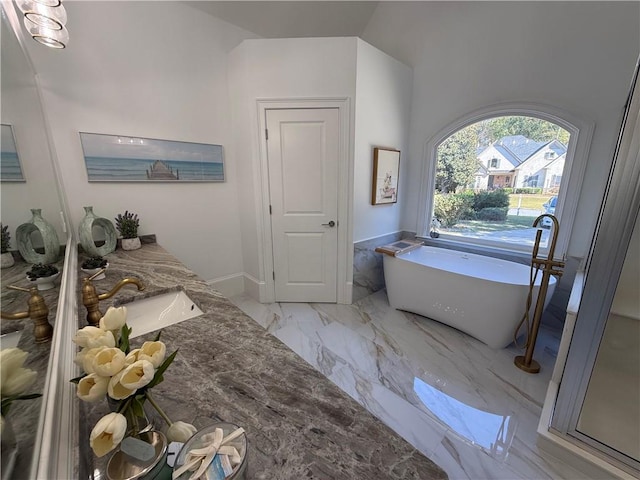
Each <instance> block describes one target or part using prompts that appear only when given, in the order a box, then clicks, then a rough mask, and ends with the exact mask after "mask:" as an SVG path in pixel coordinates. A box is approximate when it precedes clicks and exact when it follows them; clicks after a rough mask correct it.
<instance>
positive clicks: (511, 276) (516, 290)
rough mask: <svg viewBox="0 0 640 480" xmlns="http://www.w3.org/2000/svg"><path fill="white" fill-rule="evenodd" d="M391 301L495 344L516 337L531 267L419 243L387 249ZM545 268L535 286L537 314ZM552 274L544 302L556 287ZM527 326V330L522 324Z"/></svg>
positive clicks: (525, 301) (532, 304)
mask: <svg viewBox="0 0 640 480" xmlns="http://www.w3.org/2000/svg"><path fill="white" fill-rule="evenodd" d="M383 257H384V260H383V262H384V277H385V282H386V285H387V295H388V297H389V304H390V305H391V306H392V307H393V308H395V309H397V310H405V311H407V312H412V313H417V314H418V315H423V316H425V317H429V318H431V319H433V320H436V321H438V322H441V323H444V324H446V325H449V326H451V327H454V328H456V329H458V330H460V331H462V332H465V333H467V334H468V335H471V336H472V337H475V338H477V339H478V340H480V341H481V342H484V343H486V344H487V345H489V346H490V347H491V348H504V347H506V346H508V345H509V344H510V343H511V342H512V341H513V334H514V331H515V329H516V328H517V327H518V325H519V323H520V321H521V320H522V317H523V315H524V311H525V309H526V305H527V296H528V294H529V285H530V276H531V268H530V267H529V266H528V265H522V264H519V263H515V262H509V261H506V260H500V259H497V258H491V257H485V256H482V255H475V254H472V253H464V252H458V251H455V250H447V249H443V248H436V247H427V246H421V247H418V248H415V249H413V250H410V251H408V252H406V253H400V254H396V256H391V255H383ZM541 278H542V272H538V275H537V276H536V281H535V284H534V289H533V298H532V302H531V308H530V310H529V318H530V319H531V320H533V313H534V310H535V305H536V301H537V298H538V290H539V286H540V280H541ZM556 282H557V280H556V278H555V277H551V278H550V280H549V288H548V291H547V295H546V298H545V308H546V306H547V305H548V304H549V300H550V299H551V296H552V295H553V291H554V290H555V287H556ZM521 331H522V332H524V331H525V330H524V329H523V330H521Z"/></svg>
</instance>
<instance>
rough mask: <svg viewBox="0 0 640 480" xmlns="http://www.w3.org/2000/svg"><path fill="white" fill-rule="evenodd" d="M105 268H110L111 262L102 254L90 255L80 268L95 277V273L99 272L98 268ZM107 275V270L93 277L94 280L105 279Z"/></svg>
mask: <svg viewBox="0 0 640 480" xmlns="http://www.w3.org/2000/svg"><path fill="white" fill-rule="evenodd" d="M104 268H109V262H107V261H106V260H105V259H104V258H102V257H101V256H100V255H96V256H93V257H89V258H87V259H86V260H85V261H84V262H82V264H81V265H80V270H82V271H83V272H84V273H86V274H87V275H89V276H90V277H93V275H95V274H96V273H98V270H102V269H104ZM105 277H106V275H105V272H102V273H101V274H100V275H98V276H96V277H93V280H94V281H95V280H103V279H104V278H105Z"/></svg>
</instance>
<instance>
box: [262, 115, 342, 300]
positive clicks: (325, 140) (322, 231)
mask: <svg viewBox="0 0 640 480" xmlns="http://www.w3.org/2000/svg"><path fill="white" fill-rule="evenodd" d="M266 117H267V118H266V124H267V156H268V164H269V190H270V192H269V194H270V205H271V231H272V236H273V239H272V240H273V265H274V272H273V274H274V283H275V299H276V301H278V302H336V300H337V271H338V269H337V263H338V259H337V258H338V222H337V220H338V218H337V215H338V159H339V110H338V109H337V108H308V109H286V110H285V109H272V110H266Z"/></svg>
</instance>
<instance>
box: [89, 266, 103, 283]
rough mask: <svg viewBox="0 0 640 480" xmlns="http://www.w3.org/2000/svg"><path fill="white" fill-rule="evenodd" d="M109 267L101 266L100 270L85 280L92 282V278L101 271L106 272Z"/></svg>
mask: <svg viewBox="0 0 640 480" xmlns="http://www.w3.org/2000/svg"><path fill="white" fill-rule="evenodd" d="M106 271H107V269H106V268H101V269H100V270H98V271H97V272H96V273H94V274H93V275H91V276H90V277H89V278H85V280H86V281H87V282H90V281H91V280H93V279H94V278H96V277H97V276H98V275H100V274H101V273H104V272H106Z"/></svg>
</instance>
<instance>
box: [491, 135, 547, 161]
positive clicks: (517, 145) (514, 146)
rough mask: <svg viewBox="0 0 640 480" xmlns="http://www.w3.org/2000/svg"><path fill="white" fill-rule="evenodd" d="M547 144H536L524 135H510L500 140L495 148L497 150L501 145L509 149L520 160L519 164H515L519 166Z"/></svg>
mask: <svg viewBox="0 0 640 480" xmlns="http://www.w3.org/2000/svg"><path fill="white" fill-rule="evenodd" d="M547 143H548V142H536V141H534V140H531V139H530V138H527V137H525V136H524V135H509V136H507V137H502V138H501V139H500V140H498V141H497V142H496V145H495V146H496V148H497V146H498V145H501V146H503V147H504V148H506V149H508V150H509V151H510V152H511V153H512V154H513V156H515V157H516V158H517V159H518V163H517V164H514V165H515V166H518V165H519V164H521V163H522V162H524V161H525V160H526V159H527V158H529V157H530V156H531V155H533V154H534V153H535V152H536V151H538V150H539V149H540V148H542V147H543V146H545V145H546V144H547Z"/></svg>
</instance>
